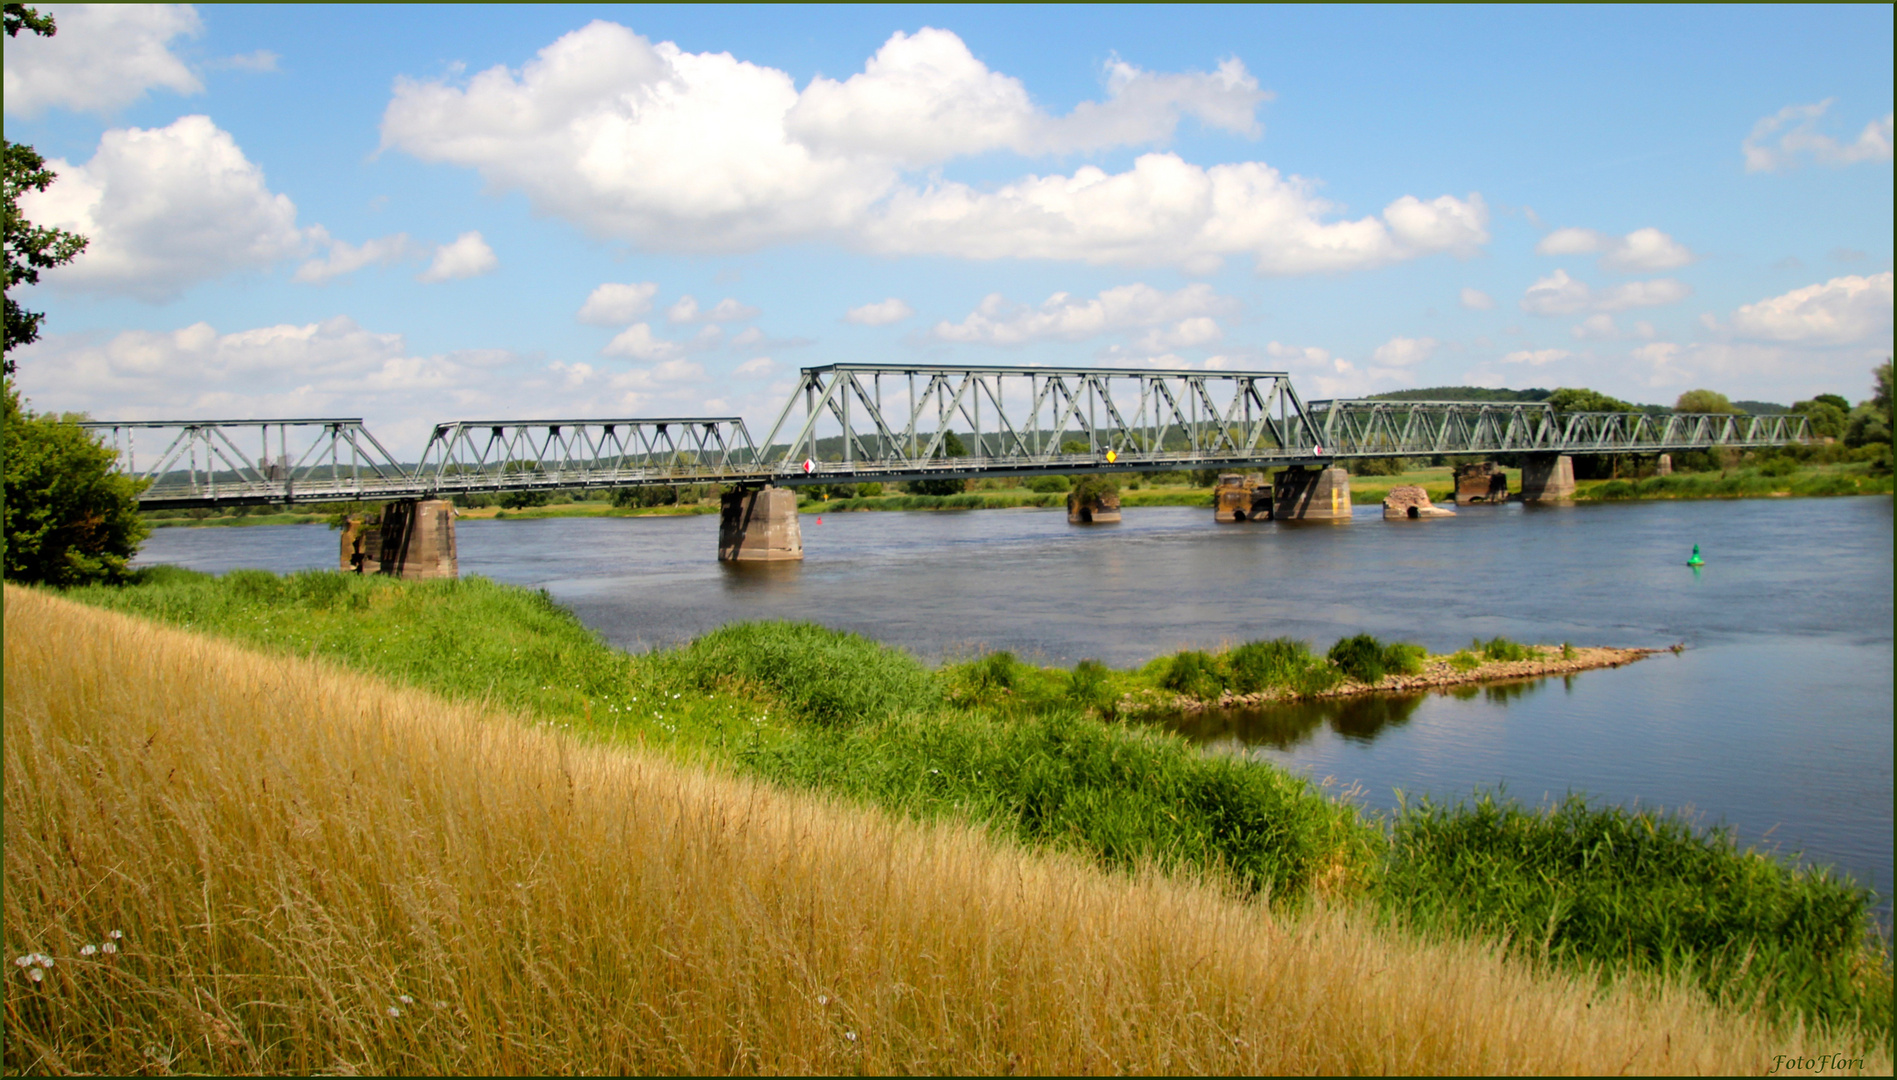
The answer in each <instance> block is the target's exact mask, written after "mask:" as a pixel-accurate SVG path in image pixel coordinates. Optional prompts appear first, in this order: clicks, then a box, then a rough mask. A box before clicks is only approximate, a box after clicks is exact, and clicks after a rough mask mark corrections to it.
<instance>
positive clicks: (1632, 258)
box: [1535, 228, 1694, 274]
mask: <svg viewBox="0 0 1897 1080" xmlns="http://www.w3.org/2000/svg"><path fill="white" fill-rule="evenodd" d="M1535 253H1536V254H1537V255H1593V254H1597V253H1598V254H1599V255H1600V256H1601V258H1600V266H1601V268H1602V269H1603V270H1612V271H1615V272H1616V273H1622V274H1644V273H1653V272H1655V271H1659V270H1676V269H1678V268H1679V267H1682V266H1685V265H1687V264H1688V263H1690V262H1692V261H1693V259H1694V255H1693V253H1692V251H1690V250H1688V249H1687V247H1686V245H1684V244H1682V243H1680V242H1679V241H1678V240H1675V239H1673V238H1672V237H1671V236H1668V235H1667V234H1666V233H1663V232H1661V231H1660V230H1659V229H1653V228H1647V229H1635V230H1634V231H1633V232H1630V233H1628V234H1627V235H1626V236H1609V235H1608V234H1606V233H1604V232H1599V231H1597V230H1594V229H1556V230H1555V231H1553V232H1551V233H1549V234H1548V235H1547V236H1544V237H1542V238H1541V242H1540V243H1538V244H1536V245H1535Z"/></svg>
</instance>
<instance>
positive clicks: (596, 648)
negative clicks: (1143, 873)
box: [66, 567, 1891, 1033]
mask: <svg viewBox="0 0 1897 1080" xmlns="http://www.w3.org/2000/svg"><path fill="white" fill-rule="evenodd" d="M66 595H68V596H70V597H72V598H74V599H77V600H81V601H84V602H87V603H92V604H97V605H100V606H103V607H109V608H114V609H118V610H122V611H128V612H132V613H137V614H142V615H147V616H150V617H153V618H156V619H160V620H163V621H166V622H170V623H174V624H177V625H180V626H184V627H189V628H193V629H197V630H201V631H204V632H207V633H212V634H217V635H220V636H224V637H228V638H233V639H236V640H238V641H242V642H245V643H247V644H251V645H254V646H257V647H260V648H262V649H265V650H267V651H272V652H279V653H288V654H292V655H297V656H316V657H321V658H325V659H328V660H331V661H334V662H337V663H340V664H343V665H345V666H348V667H352V668H358V669H361V670H364V671H368V672H372V673H375V674H378V675H382V676H384V677H387V678H390V679H392V680H395V681H397V682H401V683H406V684H409V685H414V686H418V687H421V688H424V689H427V690H431V691H434V692H436V693H440V694H443V695H445V696H447V697H451V698H455V699H460V700H467V701H474V702H479V703H484V704H485V705H487V706H489V707H491V708H493V709H496V710H499V711H502V712H511V713H514V714H517V715H519V716H521V717H522V718H523V719H525V720H526V721H528V722H532V723H537V724H544V725H552V726H559V727H564V728H568V729H571V730H574V731H576V732H580V733H584V734H587V735H589V736H591V737H596V738H600V739H606V740H615V741H631V742H638V743H643V744H645V745H648V746H652V747H656V748H660V749H665V750H669V751H670V752H672V753H675V754H678V755H679V756H681V757H684V758H686V759H689V760H694V761H701V762H704V763H705V764H708V765H711V766H713V767H717V768H730V769H734V770H738V771H741V772H746V773H749V774H752V775H756V776H761V777H765V778H768V779H771V780H773V781H776V782H779V783H783V784H787V785H791V786H795V787H801V788H808V789H812V790H817V791H824V792H830V793H834V794H838V795H843V796H846V797H849V798H853V799H858V800H861V801H863V802H865V803H868V804H872V805H876V806H880V807H883V808H885V809H887V810H890V811H892V812H895V813H899V814H905V815H912V816H916V817H925V818H927V817H952V818H959V819H963V820H968V821H972V822H976V823H979V824H982V825H984V826H985V827H987V828H989V829H991V830H993V831H995V832H996V833H997V834H999V835H1003V836H1008V837H1012V838H1014V839H1015V840H1017V841H1019V842H1021V843H1025V844H1030V845H1044V846H1051V847H1057V848H1061V849H1064V850H1069V851H1074V852H1077V853H1081V854H1083V855H1086V856H1088V857H1090V858H1092V859H1094V860H1096V861H1098V862H1099V863H1101V864H1102V865H1106V866H1112V867H1135V866H1140V865H1148V864H1150V865H1156V866H1160V867H1164V868H1169V869H1173V870H1178V871H1183V872H1188V873H1194V874H1210V875H1213V876H1223V877H1226V878H1227V879H1229V880H1230V881H1232V882H1233V883H1234V884H1235V885H1236V886H1237V887H1239V888H1241V889H1244V890H1248V891H1253V892H1258V893H1262V894H1268V895H1269V896H1271V897H1273V898H1274V900H1275V901H1278V902H1296V901H1297V900H1298V899H1299V898H1300V897H1303V896H1307V895H1309V894H1311V892H1312V891H1313V890H1315V889H1319V888H1322V889H1325V890H1326V891H1329V892H1332V893H1334V894H1340V895H1344V896H1355V897H1358V898H1360V899H1362V900H1363V901H1365V902H1368V903H1370V904H1372V905H1374V906H1376V907H1377V908H1379V909H1380V910H1382V911H1384V912H1385V913H1386V914H1387V915H1388V916H1389V917H1391V918H1393V919H1398V920H1401V921H1403V922H1405V923H1407V924H1409V925H1412V926H1413V927H1415V928H1416V929H1417V930H1418V931H1420V932H1425V933H1452V934H1468V935H1484V936H1500V937H1505V938H1507V939H1508V940H1509V941H1510V942H1511V947H1512V948H1514V949H1516V950H1519V951H1522V952H1524V953H1525V954H1527V955H1530V956H1533V957H1540V958H1546V959H1547V960H1548V961H1549V962H1553V963H1558V964H1568V965H1582V966H1586V965H1598V966H1601V967H1603V968H1604V969H1606V970H1607V971H1609V972H1615V971H1630V970H1634V971H1653V972H1660V973H1663V974H1668V975H1671V976H1674V977H1678V978H1683V979H1687V980H1689V981H1693V982H1696V983H1698V984H1699V985H1701V986H1704V987H1705V988H1707V989H1708V990H1709V991H1711V992H1712V993H1714V994H1715V995H1719V996H1722V997H1724V998H1725V999H1727V1000H1728V1001H1731V1002H1734V1003H1736V1004H1740V1005H1744V1006H1747V1007H1751V1006H1754V1005H1759V1006H1762V1007H1764V1008H1766V1009H1767V1010H1770V1011H1785V1010H1801V1011H1804V1012H1806V1013H1809V1014H1811V1015H1813V1016H1822V1017H1827V1018H1833V1019H1838V1018H1848V1017H1853V1016H1855V1017H1860V1018H1861V1019H1862V1021H1863V1022H1864V1023H1865V1024H1867V1025H1870V1026H1871V1027H1873V1028H1875V1029H1877V1030H1880V1031H1883V1032H1886V1033H1888V1031H1889V1024H1890V988H1891V983H1890V975H1889V966H1888V960H1887V958H1886V957H1884V956H1882V955H1879V954H1878V953H1877V952H1876V951H1875V949H1873V950H1872V951H1870V952H1867V951H1866V950H1865V948H1864V947H1863V942H1864V940H1865V938H1864V934H1865V929H1866V926H1867V918H1868V911H1869V906H1868V893H1867V892H1866V891H1865V890H1863V889H1862V888H1859V887H1857V886H1855V885H1852V884H1850V883H1848V882H1843V881H1839V880H1838V879H1835V878H1832V877H1828V876H1826V875H1823V874H1813V873H1809V872H1806V871H1802V870H1798V869H1795V868H1794V867H1792V866H1791V865H1790V864H1788V863H1786V862H1783V861H1781V860H1779V859H1777V858H1775V857H1770V856H1765V855H1761V854H1758V853H1756V852H1750V851H1742V850H1740V849H1738V847H1737V846H1736V845H1735V844H1734V843H1733V842H1732V840H1731V837H1730V835H1729V834H1725V833H1719V832H1709V831H1706V830H1701V829H1698V828H1696V827H1694V826H1693V825H1692V824H1691V823H1689V822H1686V821H1684V820H1682V819H1679V818H1677V817H1671V816H1666V815H1660V814H1654V813H1650V812H1640V813H1633V812H1629V811H1624V810H1621V809H1618V808H1612V807H1608V808H1590V807H1588V806H1587V805H1586V804H1585V803H1584V802H1581V801H1578V800H1569V801H1568V802H1566V803H1563V804H1562V805H1561V806H1560V807H1557V808H1556V809H1555V810H1553V811H1550V812H1545V813H1537V812H1535V811H1530V810H1527V809H1524V808H1522V807H1520V806H1517V805H1514V804H1511V803H1507V802H1505V801H1501V800H1497V799H1493V798H1487V797H1485V798H1482V799H1479V800H1477V801H1476V802H1474V803H1472V804H1455V805H1439V804H1433V803H1427V802H1424V803H1419V804H1417V805H1415V806H1413V807H1410V808H1407V809H1405V810H1404V811H1402V812H1401V813H1399V814H1397V815H1394V816H1392V817H1390V818H1388V819H1383V820H1379V819H1376V818H1366V817H1365V816H1363V815H1361V814H1359V813H1358V812H1357V811H1355V810H1353V809H1352V808H1350V807H1348V806H1345V805H1341V804H1338V803H1335V802H1332V801H1330V800H1328V799H1326V798H1324V797H1323V796H1322V794H1321V793H1320V792H1319V791H1318V790H1317V789H1315V788H1314V787H1313V786H1312V785H1311V784H1309V783H1307V782H1306V781H1304V780H1302V779H1300V778H1297V777H1295V776H1293V775H1291V774H1289V773H1287V772H1285V771H1284V770H1282V769H1279V768H1276V767H1274V766H1271V765H1268V764H1263V763H1258V762H1252V761H1248V760H1245V759H1241V758H1232V757H1225V756H1214V755H1206V754H1202V753H1200V752H1199V751H1198V750H1196V749H1195V748H1194V747H1192V746H1191V745H1190V744H1188V743H1187V742H1185V741H1184V740H1183V739H1180V738H1178V737H1176V736H1173V735H1170V734H1166V733H1163V732H1161V731H1159V730H1157V729H1155V728H1151V727H1143V726H1139V725H1135V724H1130V723H1126V722H1121V721H1116V720H1114V719H1113V714H1114V711H1115V708H1114V703H1116V702H1118V701H1119V700H1120V699H1121V698H1122V697H1124V696H1125V695H1126V694H1128V693H1131V692H1136V691H1138V690H1141V689H1155V688H1158V687H1160V686H1162V685H1166V684H1169V683H1171V684H1178V685H1179V686H1181V687H1192V688H1194V689H1196V690H1197V691H1200V692H1205V691H1209V690H1210V689H1211V688H1212V686H1213V685H1214V684H1216V685H1217V687H1218V688H1219V689H1220V690H1221V691H1222V690H1223V689H1226V688H1232V689H1237V688H1239V687H1274V686H1276V687H1294V688H1298V689H1300V690H1304V691H1306V692H1308V691H1309V689H1310V688H1311V687H1312V686H1317V685H1320V684H1324V685H1328V683H1326V680H1328V681H1329V683H1334V682H1335V681H1336V680H1337V679H1340V678H1342V677H1343V676H1344V669H1343V667H1342V665H1341V664H1340V663H1337V662H1333V660H1332V658H1331V657H1323V658H1320V657H1317V656H1315V655H1313V654H1312V653H1311V651H1310V650H1309V648H1308V647H1306V646H1305V645H1304V644H1303V643H1301V642H1296V641H1290V640H1288V639H1278V640H1276V641H1267V642H1253V643H1249V644H1246V645H1242V646H1239V647H1238V648H1235V649H1231V650H1229V651H1225V652H1220V653H1206V652H1188V653H1180V654H1178V655H1176V656H1167V657H1159V658H1156V659H1155V660H1154V661H1152V662H1151V663H1148V664H1146V665H1144V666H1143V667H1142V668H1140V669H1138V670H1136V671H1122V670H1115V669H1111V668H1108V667H1106V666H1105V665H1103V664H1100V663H1099V662H1098V661H1083V662H1082V663H1080V664H1079V665H1077V666H1076V667H1075V668H1074V669H1073V670H1072V671H1065V670H1062V669H1059V668H1045V667H1039V666H1036V665H1033V664H1028V663H1024V662H1022V661H1020V660H1018V659H1017V658H1015V657H1014V656H1012V655H1010V654H1008V653H1005V652H995V653H989V654H986V655H984V656H979V657H975V658H973V659H970V660H966V661H962V662H958V663H951V664H946V665H944V666H942V667H941V668H939V669H936V670H934V671H931V670H929V669H927V668H925V667H924V666H923V665H922V664H920V663H919V662H918V661H916V660H915V659H914V658H913V657H912V656H910V655H908V654H906V653H904V652H902V651H900V650H896V649H892V648H889V647H887V646H884V645H880V644H878V643H876V642H874V641H870V640H869V639H866V638H863V637H861V636H858V635H854V634H847V633H842V632H839V631H833V630H828V629H824V628H821V627H817V626H813V625H810V624H799V623H752V624H740V625H733V626H727V627H724V628H722V629H720V630H717V631H714V632H712V633H710V634H707V635H705V636H704V637H701V638H699V639H698V640H697V641H694V642H692V643H690V644H689V645H686V646H684V647H681V648H677V649H671V650H665V651H661V652H657V653H653V654H648V655H644V656H637V657H634V656H628V655H626V654H624V653H621V652H619V651H617V650H615V649H612V648H611V647H609V646H607V645H606V644H605V643H604V642H603V641H601V640H600V639H599V637H598V636H597V635H596V634H594V633H593V632H591V631H589V630H588V629H586V628H585V627H584V626H582V625H581V624H580V623H579V622H578V621H577V620H576V619H575V618H574V617H573V616H572V615H571V614H570V613H568V612H566V611H565V610H563V609H562V608H560V607H559V606H558V605H556V604H554V603H553V602H552V601H551V600H550V599H548V597H547V596H546V595H545V594H544V593H540V592H533V591H529V590H525V589H519V588H513V587H509V586H502V585H497V584H494V583H493V582H490V581H486V580H484V579H480V578H468V579H463V580H460V581H440V582H401V581H395V580H390V579H387V578H380V577H358V576H355V575H347V574H340V573H333V572H312V573H302V574H292V575H289V576H287V577H279V576H276V575H273V574H268V573H264V572H261V571H236V572H232V573H229V574H226V575H224V576H223V577H222V578H212V577H210V576H208V575H204V574H198V573H193V572H190V571H184V570H177V569H173V568H166V567H157V568H152V569H149V570H145V571H142V572H140V574H139V575H138V579H137V581H136V582H135V583H134V584H131V585H128V586H124V587H117V588H113V587H104V586H93V587H86V588H80V589H74V590H70V591H69V592H67V593H66ZM1498 643H1501V645H1500V646H1498ZM1507 646H1512V647H1514V648H1520V646H1518V645H1515V644H1514V643H1512V642H1506V640H1505V639H1500V638H1498V639H1494V640H1492V641H1490V642H1488V643H1477V645H1476V646H1475V647H1474V649H1473V650H1471V651H1470V652H1466V653H1462V654H1459V655H1464V656H1469V657H1470V658H1471V659H1473V658H1474V653H1475V652H1476V651H1480V652H1481V653H1482V654H1483V655H1489V654H1490V653H1491V652H1492V651H1493V650H1495V649H1497V648H1498V647H1507ZM1412 649H1414V647H1405V646H1403V645H1401V644H1400V643H1399V644H1397V645H1386V644H1382V643H1379V642H1376V640H1375V639H1374V638H1370V637H1369V636H1368V635H1359V636H1355V637H1352V638H1347V639H1345V640H1344V641H1343V642H1340V643H1339V645H1338V647H1337V648H1335V649H1333V650H1332V652H1333V653H1338V652H1339V650H1342V653H1343V654H1347V655H1345V656H1344V662H1347V663H1350V664H1353V665H1356V670H1358V671H1360V672H1365V673H1367V669H1365V668H1364V667H1363V666H1362V665H1363V664H1364V663H1366V662H1368V661H1370V660H1373V659H1374V660H1375V661H1376V662H1377V663H1378V664H1380V665H1381V666H1382V667H1383V668H1384V669H1385V670H1403V667H1402V665H1403V664H1406V663H1410V662H1412V661H1413V660H1414V659H1417V658H1418V657H1417V656H1416V655H1415V654H1413V653H1412V652H1411V650H1412ZM1417 652H1420V650H1417ZM1213 696H1216V694H1213ZM1747 957H1752V959H1751V960H1749V961H1748V960H1747V959H1746V958H1747Z"/></svg>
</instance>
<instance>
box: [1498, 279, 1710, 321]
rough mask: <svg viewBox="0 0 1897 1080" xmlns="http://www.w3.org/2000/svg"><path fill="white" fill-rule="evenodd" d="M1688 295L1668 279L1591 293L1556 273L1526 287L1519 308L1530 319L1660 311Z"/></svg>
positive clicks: (1686, 289)
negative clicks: (1635, 309)
mask: <svg viewBox="0 0 1897 1080" xmlns="http://www.w3.org/2000/svg"><path fill="white" fill-rule="evenodd" d="M1692 294H1693V290H1692V288H1691V287H1689V286H1687V285H1686V284H1684V283H1683V282H1679V281H1676V280H1674V279H1672V278H1655V279H1653V280H1651V281H1629V282H1626V283H1624V284H1621V285H1615V286H1613V287H1612V288H1608V289H1595V288H1593V287H1592V286H1590V285H1588V284H1587V283H1586V282H1584V281H1577V280H1575V279H1574V278H1572V277H1569V276H1568V272H1567V271H1566V270H1556V271H1555V272H1554V273H1552V274H1550V275H1548V276H1547V277H1545V278H1541V279H1540V280H1538V281H1536V282H1535V283H1534V284H1533V285H1530V286H1529V287H1528V289H1527V291H1526V292H1524V293H1523V294H1522V299H1521V308H1522V310H1523V311H1526V312H1528V313H1529V314H1531V315H1550V316H1552V315H1578V314H1580V313H1581V312H1584V311H1622V310H1625V309H1627V308H1638V307H1662V306H1665V305H1667V304H1677V303H1679V302H1680V301H1681V300H1684V299H1686V298H1687V297H1688V296H1691V295H1692Z"/></svg>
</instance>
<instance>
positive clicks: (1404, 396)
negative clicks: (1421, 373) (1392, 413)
mask: <svg viewBox="0 0 1897 1080" xmlns="http://www.w3.org/2000/svg"><path fill="white" fill-rule="evenodd" d="M1552 393H1554V391H1553V390H1534V389H1531V390H1491V389H1489V388H1488V387H1486V386H1428V387H1424V388H1423V389H1421V390H1392V391H1390V392H1389V393H1387V394H1371V395H1370V397H1371V398H1372V399H1373V400H1376V401H1546V400H1548V395H1549V394H1552Z"/></svg>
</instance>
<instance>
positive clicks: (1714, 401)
mask: <svg viewBox="0 0 1897 1080" xmlns="http://www.w3.org/2000/svg"><path fill="white" fill-rule="evenodd" d="M1673 411H1674V412H1676V413H1727V414H1734V415H1736V414H1738V413H1739V412H1740V411H1741V410H1740V409H1738V408H1736V407H1735V406H1734V405H1733V404H1732V402H1731V401H1729V400H1727V398H1726V395H1724V394H1721V393H1719V392H1718V391H1715V390H1688V391H1687V392H1686V393H1684V394H1681V395H1680V397H1679V400H1678V401H1675V402H1674V403H1673Z"/></svg>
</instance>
